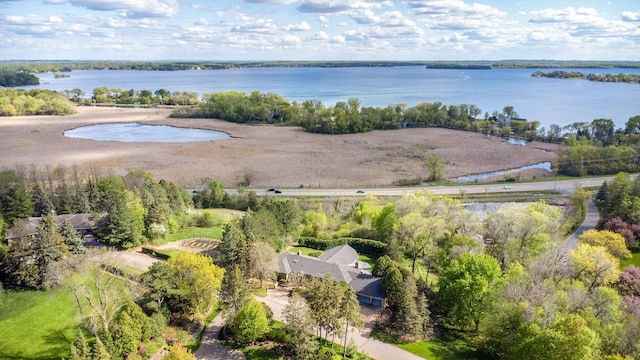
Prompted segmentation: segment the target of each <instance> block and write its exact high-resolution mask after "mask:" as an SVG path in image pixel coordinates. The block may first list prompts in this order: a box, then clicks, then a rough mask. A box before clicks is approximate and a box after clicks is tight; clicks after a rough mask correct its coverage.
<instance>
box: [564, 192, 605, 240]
mask: <svg viewBox="0 0 640 360" xmlns="http://www.w3.org/2000/svg"><path fill="white" fill-rule="evenodd" d="M599 221H600V212H599V211H598V208H597V207H596V205H595V204H594V203H593V200H591V199H590V200H589V201H588V202H587V215H586V216H585V218H584V222H583V223H582V225H580V227H578V229H576V231H574V232H573V234H571V236H569V237H568V238H567V240H565V241H564V243H562V244H561V245H560V246H563V247H564V248H565V249H567V250H573V249H575V248H576V247H577V246H578V238H580V235H582V233H583V232H585V231H587V230H591V229H593V228H595V227H596V226H598V222H599Z"/></svg>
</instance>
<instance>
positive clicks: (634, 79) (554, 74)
mask: <svg viewBox="0 0 640 360" xmlns="http://www.w3.org/2000/svg"><path fill="white" fill-rule="evenodd" d="M531 76H532V77H545V78H552V79H578V80H589V81H598V82H613V83H629V84H637V83H638V82H640V75H636V74H623V73H619V74H617V75H616V74H593V73H590V74H584V73H582V72H580V71H563V70H554V71H550V72H543V71H536V72H534V73H533V74H531Z"/></svg>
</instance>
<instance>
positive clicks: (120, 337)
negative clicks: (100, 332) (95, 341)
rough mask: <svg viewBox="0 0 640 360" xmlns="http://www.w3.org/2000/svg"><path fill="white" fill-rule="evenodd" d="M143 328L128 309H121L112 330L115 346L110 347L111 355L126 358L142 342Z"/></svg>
mask: <svg viewBox="0 0 640 360" xmlns="http://www.w3.org/2000/svg"><path fill="white" fill-rule="evenodd" d="M141 337H142V330H141V329H140V326H136V323H135V322H134V321H133V319H131V316H129V314H127V312H126V311H121V312H120V313H119V314H118V317H117V318H116V320H115V322H114V324H113V327H112V330H111V338H112V340H113V346H112V347H111V349H110V353H111V356H113V357H114V358H116V359H125V358H127V356H128V355H129V354H132V353H134V352H135V351H136V349H137V348H138V344H140V338H141Z"/></svg>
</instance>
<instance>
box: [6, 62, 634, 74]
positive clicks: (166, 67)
mask: <svg viewBox="0 0 640 360" xmlns="http://www.w3.org/2000/svg"><path fill="white" fill-rule="evenodd" d="M389 66H427V67H428V68H440V69H458V68H462V69H472V68H483V69H486V68H494V69H512V68H513V69H515V68H638V67H640V62H637V61H555V60H501V61H227V62H224V61H0V69H8V70H12V71H27V72H30V73H43V72H58V71H60V72H69V71H72V70H158V71H174V70H205V69H206V70H219V69H234V68H246V67H389Z"/></svg>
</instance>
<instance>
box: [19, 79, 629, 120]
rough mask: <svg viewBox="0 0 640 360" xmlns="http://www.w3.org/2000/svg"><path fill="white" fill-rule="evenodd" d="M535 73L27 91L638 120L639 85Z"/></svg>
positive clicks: (85, 85)
mask: <svg viewBox="0 0 640 360" xmlns="http://www.w3.org/2000/svg"><path fill="white" fill-rule="evenodd" d="M536 70H542V71H550V69H494V70H458V69H451V70H450V69H444V70H441V69H426V68H425V67H424V66H398V67H360V68H353V67H347V68H308V67H275V68H245V69H231V70H189V71H127V70H79V71H73V72H70V73H67V74H68V75H70V77H68V78H60V79H55V78H54V76H53V74H50V73H48V74H39V75H38V76H39V77H40V79H41V82H42V84H40V85H38V86H31V87H26V88H45V89H51V90H57V91H62V90H71V89H74V88H79V89H82V90H83V91H84V92H85V93H86V94H87V95H86V96H87V97H89V96H91V94H92V93H93V89H95V88H97V87H101V86H107V87H109V88H123V89H135V90H151V91H155V90H158V89H166V90H169V91H193V92H197V93H198V94H200V95H202V94H206V93H212V92H218V91H241V92H246V93H250V92H251V91H254V90H258V91H261V92H271V93H276V94H280V95H282V96H284V97H285V98H287V99H289V100H290V101H294V100H295V101H303V100H308V99H313V100H320V101H322V102H323V103H324V104H325V105H327V106H332V105H334V104H335V103H336V102H337V101H347V100H348V99H349V98H351V97H355V98H358V99H359V100H360V102H361V105H362V106H375V107H377V106H380V107H384V106H387V105H390V104H397V103H406V104H407V105H408V106H415V105H416V104H418V103H419V102H438V101H439V102H441V103H443V104H446V105H459V104H462V103H466V104H474V105H476V106H478V107H479V108H480V109H482V111H483V113H484V112H489V113H492V112H493V111H495V110H498V111H502V108H504V107H505V106H513V107H514V108H515V110H516V111H517V112H518V113H519V115H520V117H523V118H526V119H528V120H538V121H540V124H541V125H540V126H541V127H546V128H548V127H549V125H551V124H556V125H559V126H565V125H567V124H570V123H573V122H577V121H584V122H590V121H592V120H594V119H598V118H606V119H612V120H613V121H614V122H615V123H616V127H624V124H625V123H626V122H627V120H628V119H629V118H630V117H632V116H635V115H640V107H638V104H639V103H640V85H638V84H624V83H598V82H592V81H586V80H560V79H550V78H533V77H531V74H532V73H533V72H535V71H536ZM559 70H568V71H580V72H582V73H585V74H588V73H601V74H606V73H612V74H618V73H621V72H622V73H629V74H639V75H640V69H559Z"/></svg>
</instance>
